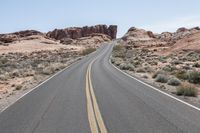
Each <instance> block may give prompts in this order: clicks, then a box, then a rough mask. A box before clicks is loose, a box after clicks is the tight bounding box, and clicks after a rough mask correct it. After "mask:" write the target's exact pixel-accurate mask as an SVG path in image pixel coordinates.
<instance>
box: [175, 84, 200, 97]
mask: <svg viewBox="0 0 200 133" xmlns="http://www.w3.org/2000/svg"><path fill="white" fill-rule="evenodd" d="M176 94H177V95H179V96H191V97H196V96H197V94H198V91H197V89H196V88H195V86H194V85H191V84H189V83H182V84H181V86H180V87H178V88H177V92H176Z"/></svg>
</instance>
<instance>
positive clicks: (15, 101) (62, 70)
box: [0, 56, 86, 115]
mask: <svg viewBox="0 0 200 133" xmlns="http://www.w3.org/2000/svg"><path fill="white" fill-rule="evenodd" d="M85 57H86V56H85ZM83 58H84V57H83ZM83 58H81V59H83ZM78 59H79V58H77V60H75V62H73V63H72V64H70V65H69V66H67V67H65V68H64V69H62V70H60V71H58V72H57V73H55V74H53V75H52V76H50V77H49V78H47V79H46V80H44V81H43V82H41V83H40V84H38V85H36V86H35V87H33V88H32V89H30V90H29V91H28V92H26V93H24V94H23V95H22V96H20V97H19V98H17V99H16V100H15V101H14V102H13V103H11V104H10V105H8V106H6V107H5V108H4V109H2V110H1V111H0V115H1V113H3V112H4V111H6V110H7V109H8V108H9V107H11V106H12V105H13V104H15V103H16V102H17V101H19V100H20V99H22V98H23V97H24V96H26V95H27V94H29V93H30V92H32V91H33V90H35V89H36V88H38V87H39V86H41V85H43V84H44V83H46V82H47V81H49V80H50V79H52V78H54V77H55V76H57V75H59V74H60V73H62V72H64V71H65V70H67V69H68V68H70V67H71V66H73V65H74V64H76V63H77V62H78V61H79V60H78Z"/></svg>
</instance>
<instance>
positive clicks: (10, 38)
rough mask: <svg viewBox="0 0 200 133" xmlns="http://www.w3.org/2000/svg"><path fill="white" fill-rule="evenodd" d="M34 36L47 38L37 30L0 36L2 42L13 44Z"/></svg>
mask: <svg viewBox="0 0 200 133" xmlns="http://www.w3.org/2000/svg"><path fill="white" fill-rule="evenodd" d="M32 35H41V36H45V35H44V34H43V33H41V32H39V31H36V30H25V31H19V32H14V33H8V34H0V42H1V43H11V42H14V41H18V40H20V38H23V37H28V36H32Z"/></svg>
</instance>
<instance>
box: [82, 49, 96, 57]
mask: <svg viewBox="0 0 200 133" xmlns="http://www.w3.org/2000/svg"><path fill="white" fill-rule="evenodd" d="M94 51H96V48H86V49H84V50H83V51H82V52H81V55H83V56H84V55H88V54H90V53H92V52H94Z"/></svg>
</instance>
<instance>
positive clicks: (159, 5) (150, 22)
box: [0, 0, 200, 37]
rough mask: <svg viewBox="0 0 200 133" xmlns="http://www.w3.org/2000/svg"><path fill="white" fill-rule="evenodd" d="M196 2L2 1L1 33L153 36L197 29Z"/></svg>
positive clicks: (199, 17) (199, 21) (199, 10)
mask: <svg viewBox="0 0 200 133" xmlns="http://www.w3.org/2000/svg"><path fill="white" fill-rule="evenodd" d="M199 5H200V1H199V0H71V1H69V0H1V1H0V12H1V15H0V18H1V19H0V33H7V32H13V31H18V30H25V29H35V30H40V31H42V32H47V31H49V30H53V29H54V28H65V27H72V26H85V25H95V24H107V25H109V24H116V25H118V28H119V29H118V31H119V32H118V36H119V37H120V36H122V35H123V34H125V32H126V31H127V30H128V29H129V28H130V27H132V26H135V27H139V28H145V29H147V30H152V31H154V32H162V31H175V30H176V29H177V28H178V27H182V26H184V27H193V26H200V8H199Z"/></svg>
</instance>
